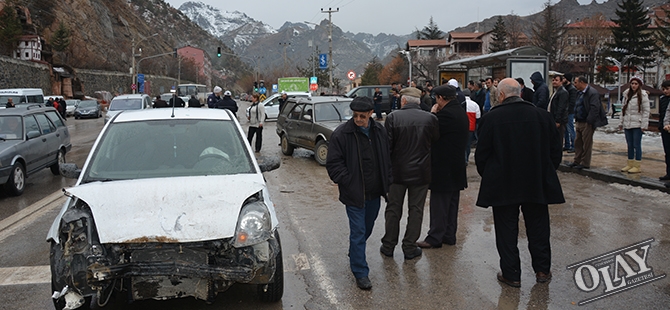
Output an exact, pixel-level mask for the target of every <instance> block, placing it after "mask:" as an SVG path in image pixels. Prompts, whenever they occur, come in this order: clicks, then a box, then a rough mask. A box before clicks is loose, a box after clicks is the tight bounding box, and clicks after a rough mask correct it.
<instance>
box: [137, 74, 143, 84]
mask: <svg viewBox="0 0 670 310" xmlns="http://www.w3.org/2000/svg"><path fill="white" fill-rule="evenodd" d="M137 83H138V84H142V83H144V74H142V73H138V74H137Z"/></svg>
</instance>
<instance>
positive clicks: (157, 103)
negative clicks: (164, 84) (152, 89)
mask: <svg viewBox="0 0 670 310" xmlns="http://www.w3.org/2000/svg"><path fill="white" fill-rule="evenodd" d="M167 106H168V105H167V102H165V100H163V99H161V96H160V95H158V96H156V100H155V101H154V109H159V108H167Z"/></svg>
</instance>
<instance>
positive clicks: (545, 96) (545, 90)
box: [530, 71, 549, 110]
mask: <svg viewBox="0 0 670 310" xmlns="http://www.w3.org/2000/svg"><path fill="white" fill-rule="evenodd" d="M530 81H531V82H533V88H534V89H535V93H534V94H533V104H534V105H535V106H536V107H538V108H541V109H545V110H546V109H547V105H548V104H549V87H548V86H547V84H546V83H545V82H544V78H543V77H542V73H540V71H535V72H533V74H531V76H530Z"/></svg>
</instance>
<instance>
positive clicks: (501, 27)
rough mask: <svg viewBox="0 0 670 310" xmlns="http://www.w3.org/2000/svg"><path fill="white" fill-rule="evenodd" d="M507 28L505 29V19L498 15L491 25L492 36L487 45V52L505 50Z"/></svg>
mask: <svg viewBox="0 0 670 310" xmlns="http://www.w3.org/2000/svg"><path fill="white" fill-rule="evenodd" d="M507 43H508V42H507V30H505V21H504V20H503V18H502V16H500V15H498V19H497V20H496V24H495V25H494V26H493V37H492V41H491V45H490V46H489V53H495V52H500V51H504V50H507V48H508V47H507Z"/></svg>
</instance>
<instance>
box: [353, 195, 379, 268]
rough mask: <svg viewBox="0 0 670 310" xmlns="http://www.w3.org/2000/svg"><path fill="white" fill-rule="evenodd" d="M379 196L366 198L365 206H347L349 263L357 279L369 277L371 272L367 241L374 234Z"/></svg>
mask: <svg viewBox="0 0 670 310" xmlns="http://www.w3.org/2000/svg"><path fill="white" fill-rule="evenodd" d="M380 202H381V200H380V199H379V197H377V198H375V199H372V200H366V201H365V207H364V208H359V207H356V206H347V216H348V217H349V265H350V266H351V272H353V273H354V276H355V277H356V279H360V278H363V277H367V276H368V273H369V272H370V268H368V262H367V261H366V260H365V243H366V241H367V240H368V238H369V237H370V235H371V234H372V228H373V227H374V225H375V220H376V219H377V215H379V205H380Z"/></svg>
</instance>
